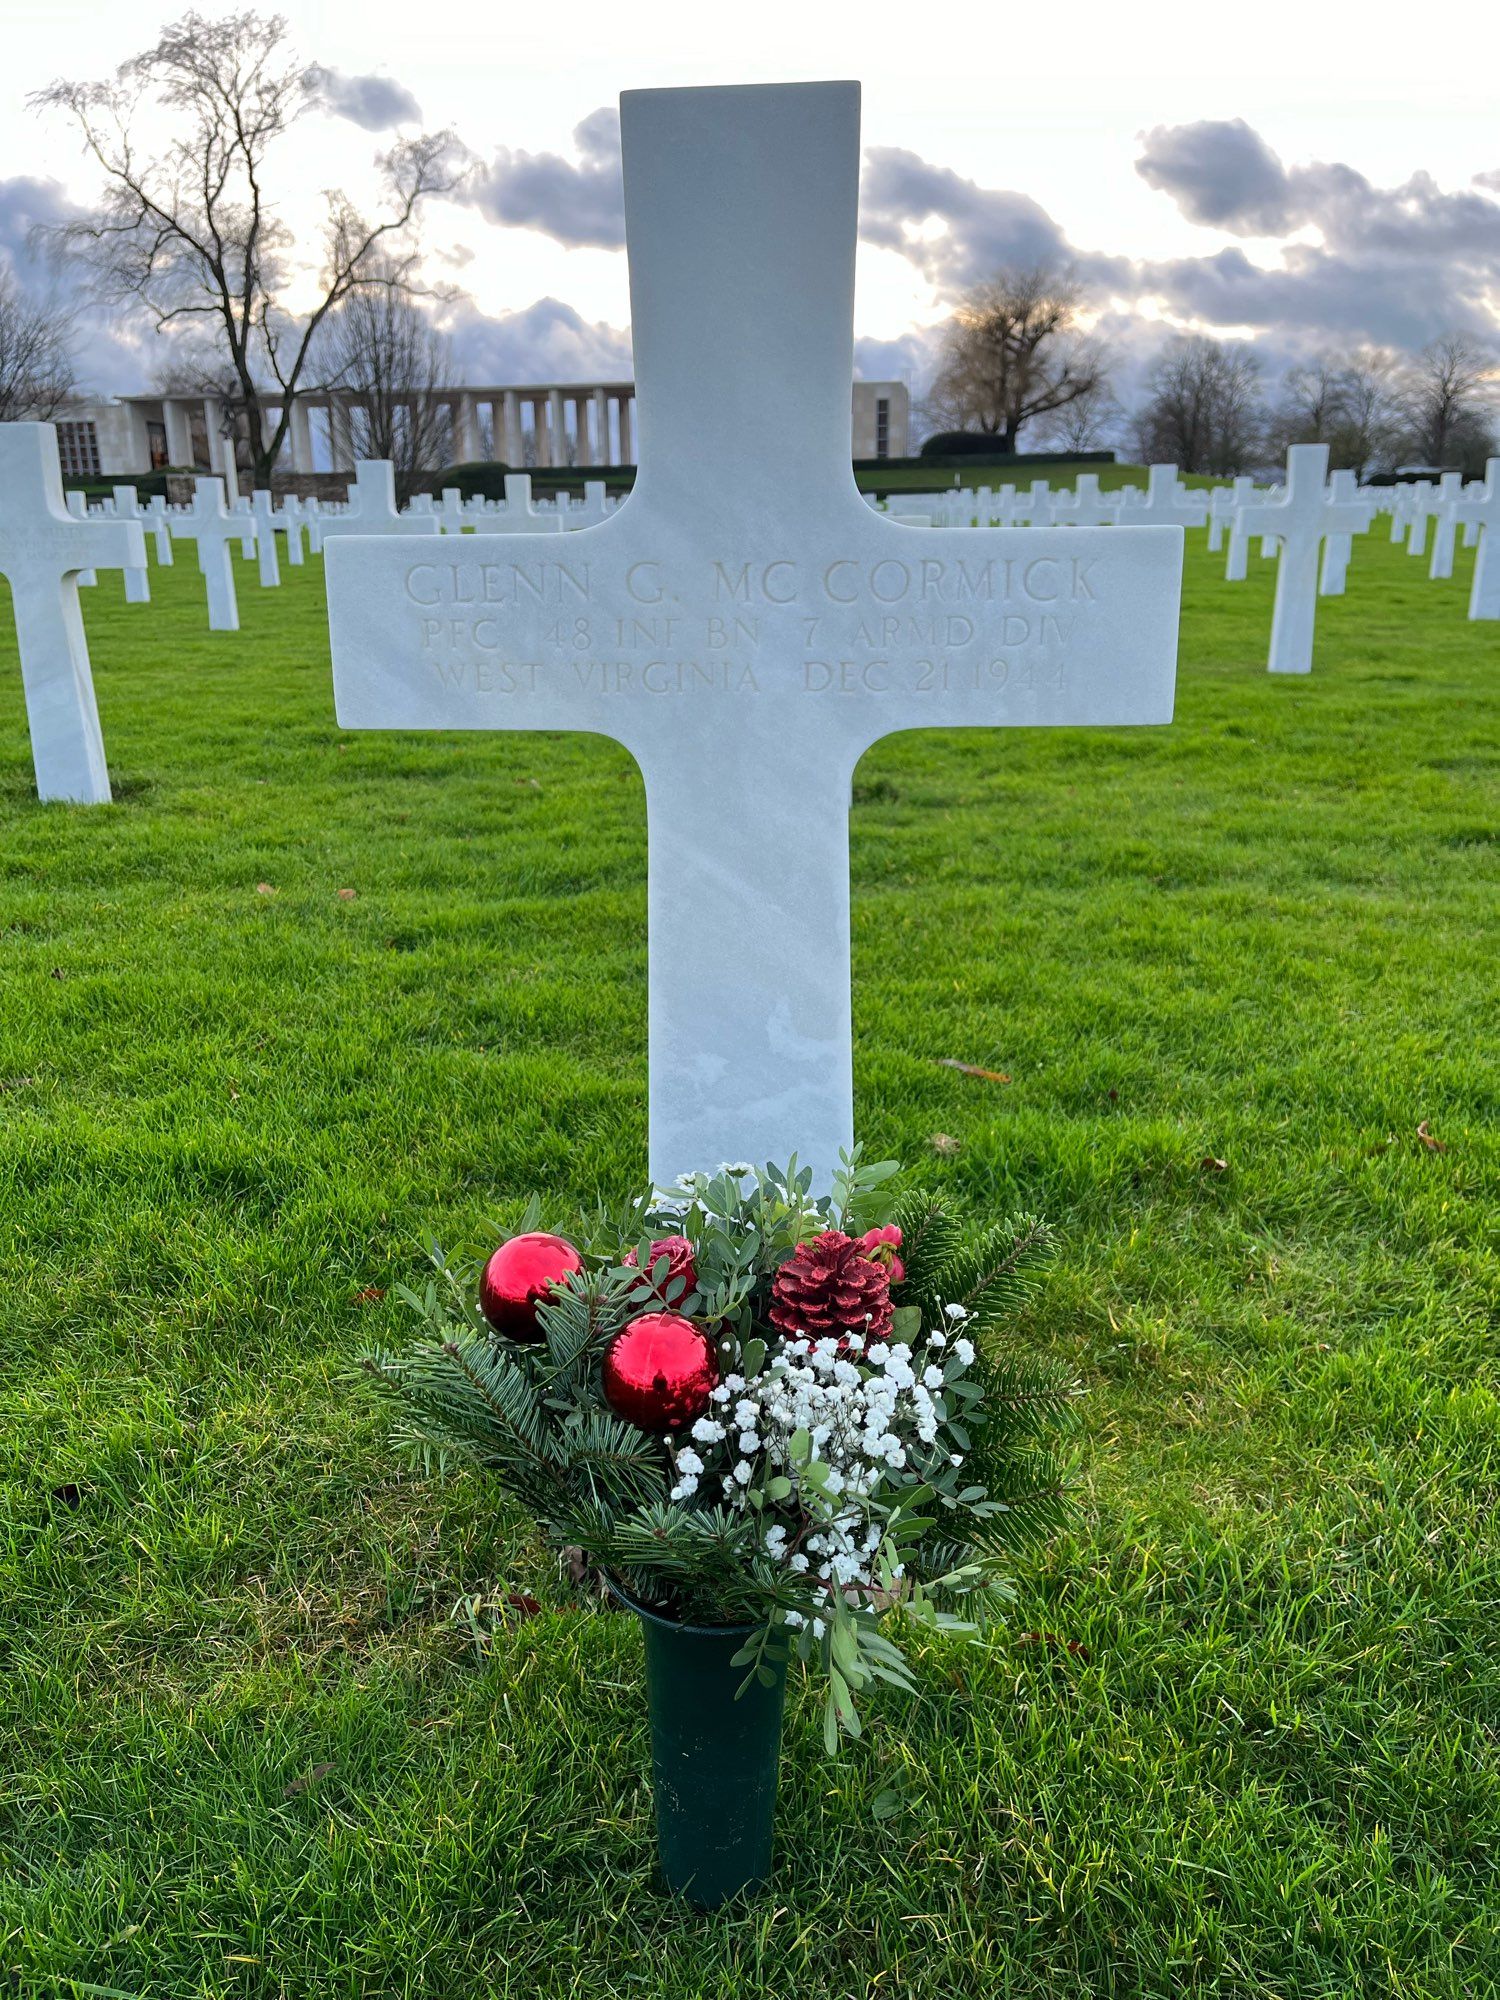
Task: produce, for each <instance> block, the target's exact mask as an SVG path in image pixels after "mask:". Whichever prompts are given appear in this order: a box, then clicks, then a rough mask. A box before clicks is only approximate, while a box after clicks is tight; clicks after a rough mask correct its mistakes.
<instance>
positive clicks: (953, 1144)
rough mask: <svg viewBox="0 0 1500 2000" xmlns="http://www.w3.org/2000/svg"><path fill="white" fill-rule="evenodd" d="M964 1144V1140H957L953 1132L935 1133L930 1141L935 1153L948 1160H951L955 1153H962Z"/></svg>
mask: <svg viewBox="0 0 1500 2000" xmlns="http://www.w3.org/2000/svg"><path fill="white" fill-rule="evenodd" d="M963 1143H964V1142H963V1140H962V1139H955V1138H954V1136H953V1134H952V1133H951V1132H934V1133H933V1135H932V1137H931V1139H930V1140H929V1141H928V1144H929V1145H930V1146H931V1147H932V1150H933V1152H935V1153H941V1154H942V1155H943V1157H944V1158H945V1159H948V1160H951V1159H952V1158H953V1155H954V1154H955V1153H957V1152H960V1151H962V1149H963Z"/></svg>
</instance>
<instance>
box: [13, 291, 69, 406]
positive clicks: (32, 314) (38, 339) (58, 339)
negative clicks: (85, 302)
mask: <svg viewBox="0 0 1500 2000" xmlns="http://www.w3.org/2000/svg"><path fill="white" fill-rule="evenodd" d="M74 384H75V376H74V373H73V326H72V315H71V313H70V312H68V311H67V310H66V309H64V308H63V307H60V306H59V305H57V304H56V302H55V301H51V300H47V299H37V298H32V297H30V296H29V295H28V294H27V293H26V292H24V291H22V289H21V286H20V283H19V281H18V280H17V278H16V276H15V273H14V272H12V271H5V270H0V424H13V423H24V422H30V423H46V422H47V421H48V420H49V419H50V418H52V417H55V416H56V415H57V413H58V411H59V410H60V409H61V408H62V406H63V405H64V404H65V403H66V402H67V400H68V398H69V396H71V395H72V393H73V389H74Z"/></svg>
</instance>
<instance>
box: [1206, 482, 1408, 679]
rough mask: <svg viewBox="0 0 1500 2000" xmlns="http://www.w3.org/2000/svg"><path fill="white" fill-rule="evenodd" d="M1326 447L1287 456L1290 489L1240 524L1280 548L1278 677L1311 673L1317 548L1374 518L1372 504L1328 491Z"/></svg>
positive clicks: (1275, 618) (1274, 650)
mask: <svg viewBox="0 0 1500 2000" xmlns="http://www.w3.org/2000/svg"><path fill="white" fill-rule="evenodd" d="M1327 475H1328V447H1327V445H1326V444H1294V445H1291V446H1289V447H1288V450H1287V455H1286V485H1285V486H1284V487H1283V488H1282V490H1281V493H1280V496H1279V497H1278V498H1277V499H1274V500H1257V501H1252V502H1251V503H1250V504H1249V505H1248V506H1246V507H1242V508H1240V510H1239V513H1238V515H1237V516H1236V523H1237V526H1239V527H1240V528H1241V529H1243V530H1244V531H1245V532H1246V533H1248V534H1252V535H1271V536H1274V537H1275V538H1276V540H1277V541H1278V542H1279V543H1280V545H1281V556H1280V560H1279V561H1278V563H1277V565H1276V608H1275V610H1274V612H1273V613H1272V616H1271V650H1270V656H1269V658H1268V659H1267V661H1266V666H1267V670H1268V671H1269V672H1271V673H1273V674H1309V673H1311V672H1312V656H1313V633H1314V631H1315V630H1316V626H1317V617H1318V544H1319V543H1320V542H1321V541H1322V539H1323V537H1324V536H1325V535H1332V534H1363V533H1364V531H1365V530H1366V529H1367V528H1368V527H1369V525H1370V522H1371V520H1372V519H1373V518H1374V512H1375V508H1374V503H1373V502H1372V501H1369V500H1336V499H1333V498H1331V497H1330V496H1329V493H1328V490H1327Z"/></svg>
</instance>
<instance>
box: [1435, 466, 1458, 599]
mask: <svg viewBox="0 0 1500 2000" xmlns="http://www.w3.org/2000/svg"><path fill="white" fill-rule="evenodd" d="M1463 490H1464V476H1463V474H1462V473H1461V472H1445V473H1444V474H1443V475H1442V477H1441V478H1440V479H1439V480H1438V487H1437V493H1436V495H1435V497H1434V502H1433V519H1434V520H1435V521H1436V523H1437V526H1436V527H1435V528H1434V529H1433V533H1432V561H1431V562H1430V563H1429V564H1428V565H1427V575H1428V579H1429V581H1430V582H1433V583H1447V582H1448V581H1449V580H1450V579H1451V578H1452V575H1453V546H1454V543H1455V541H1456V540H1457V538H1458V516H1457V514H1455V512H1454V511H1453V510H1454V506H1455V504H1456V502H1457V501H1459V500H1460V499H1462V497H1463Z"/></svg>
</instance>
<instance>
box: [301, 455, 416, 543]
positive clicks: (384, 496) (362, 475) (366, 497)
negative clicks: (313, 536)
mask: <svg viewBox="0 0 1500 2000" xmlns="http://www.w3.org/2000/svg"><path fill="white" fill-rule="evenodd" d="M441 527H442V524H441V522H440V521H439V520H438V517H437V515H436V514H435V513H428V514H403V513H402V512H401V511H400V509H399V508H398V507H397V505H396V468H395V466H393V465H392V463H391V461H390V460H389V459H388V458H362V459H360V461H359V462H358V464H357V465H356V466H355V468H354V484H353V485H352V486H351V487H350V488H349V509H348V512H347V513H344V514H324V515H323V516H322V518H321V521H320V524H319V533H320V535H321V538H322V546H323V548H324V550H325V551H326V550H327V547H328V544H329V543H330V542H332V541H337V540H339V539H341V538H342V537H343V536H345V535H436V534H438V533H440V532H441Z"/></svg>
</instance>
